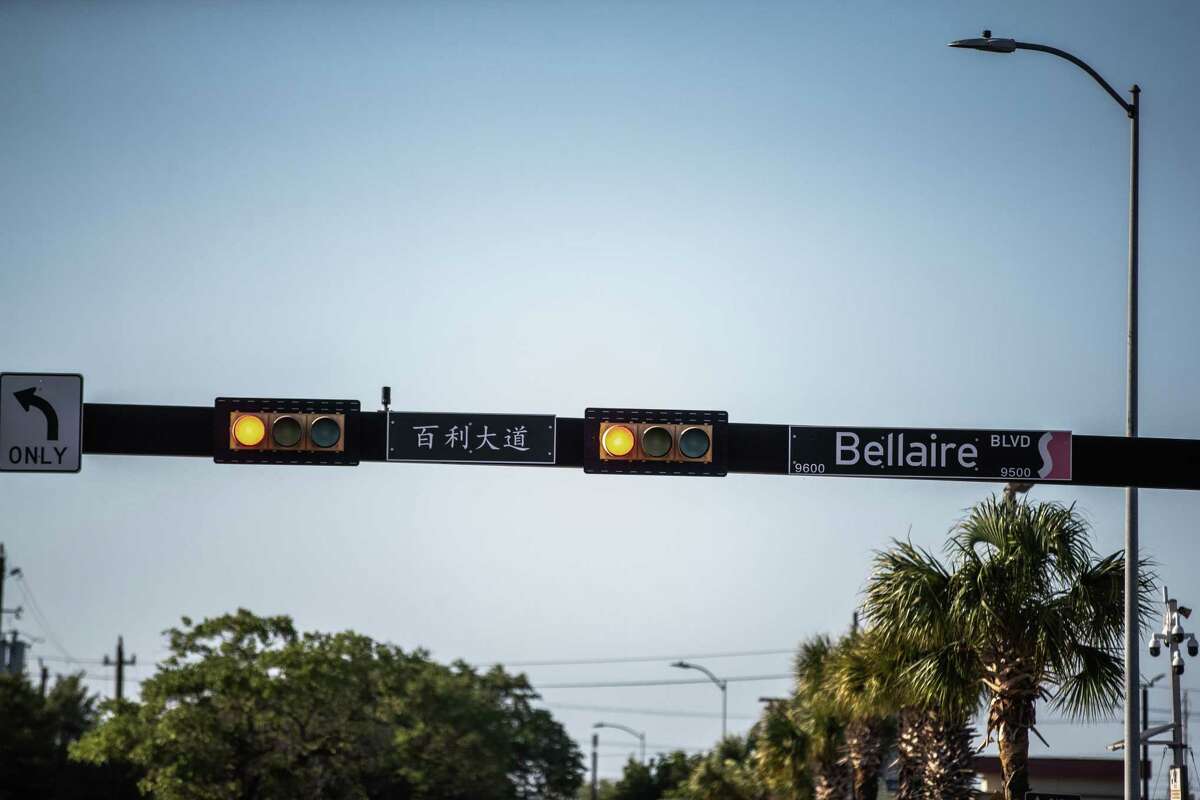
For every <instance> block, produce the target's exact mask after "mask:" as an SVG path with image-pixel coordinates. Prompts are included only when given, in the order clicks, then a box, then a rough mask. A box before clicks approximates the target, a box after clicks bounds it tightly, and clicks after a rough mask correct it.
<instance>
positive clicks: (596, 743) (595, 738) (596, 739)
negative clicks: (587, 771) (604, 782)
mask: <svg viewBox="0 0 1200 800" xmlns="http://www.w3.org/2000/svg"><path fill="white" fill-rule="evenodd" d="M599 747H600V734H598V733H593V734H592V800H597V798H598V797H599V795H598V792H599V789H598V787H597V785H596V769H597V766H598V764H599V761H600V759H599V756H598V755H597V753H596V750H597V749H598V748H599Z"/></svg>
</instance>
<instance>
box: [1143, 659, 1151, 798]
mask: <svg viewBox="0 0 1200 800" xmlns="http://www.w3.org/2000/svg"><path fill="white" fill-rule="evenodd" d="M1149 728H1150V687H1149V686H1148V685H1146V684H1144V683H1143V684H1142V731H1143V735H1145V733H1144V732H1145V731H1146V730H1148V729H1149ZM1149 763H1150V745H1148V744H1146V740H1145V739H1142V764H1141V771H1142V800H1150V772H1149V770H1147V769H1146V765H1147V764H1149Z"/></svg>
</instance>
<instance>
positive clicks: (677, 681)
mask: <svg viewBox="0 0 1200 800" xmlns="http://www.w3.org/2000/svg"><path fill="white" fill-rule="evenodd" d="M791 678H792V676H791V675H790V674H788V673H783V674H781V675H734V676H733V677H730V678H722V679H721V680H723V681H727V682H728V683H742V682H745V681H781V680H790V679H791ZM710 683H712V681H710V680H709V679H708V678H697V679H695V680H693V679H691V678H674V679H671V680H657V681H600V682H595V683H539V684H535V685H534V687H533V688H534V689H537V690H541V689H615V688H619V687H622V686H683V685H685V684H710Z"/></svg>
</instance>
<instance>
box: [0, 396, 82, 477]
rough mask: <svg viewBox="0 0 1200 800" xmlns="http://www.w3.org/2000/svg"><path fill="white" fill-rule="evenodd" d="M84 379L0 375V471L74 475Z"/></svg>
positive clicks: (78, 463)
mask: <svg viewBox="0 0 1200 800" xmlns="http://www.w3.org/2000/svg"><path fill="white" fill-rule="evenodd" d="M82 438H83V376H82V375H76V374H61V373H50V374H44V373H33V372H0V472H79V465H80V453H81V447H80V445H81V440H82Z"/></svg>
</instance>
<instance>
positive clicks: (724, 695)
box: [721, 681, 729, 741]
mask: <svg viewBox="0 0 1200 800" xmlns="http://www.w3.org/2000/svg"><path fill="white" fill-rule="evenodd" d="M728 688H729V682H728V681H721V741H725V709H726V707H727V702H726V701H727V700H728V699H729V693H728V692H727V691H726V690H727V689H728Z"/></svg>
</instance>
